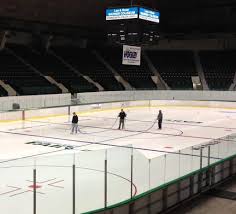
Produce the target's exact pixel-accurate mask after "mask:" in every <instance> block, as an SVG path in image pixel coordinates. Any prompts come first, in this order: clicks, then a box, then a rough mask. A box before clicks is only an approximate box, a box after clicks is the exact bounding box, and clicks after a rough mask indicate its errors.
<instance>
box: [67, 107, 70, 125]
mask: <svg viewBox="0 0 236 214" xmlns="http://www.w3.org/2000/svg"><path fill="white" fill-rule="evenodd" d="M70 111H71V109H70V106H68V109H67V115H68V122H70V115H71V112H70Z"/></svg>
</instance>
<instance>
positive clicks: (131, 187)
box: [130, 148, 134, 198]
mask: <svg viewBox="0 0 236 214" xmlns="http://www.w3.org/2000/svg"><path fill="white" fill-rule="evenodd" d="M133 167H134V149H133V148H132V150H131V156H130V184H131V185H130V198H133V173H134V168H133Z"/></svg>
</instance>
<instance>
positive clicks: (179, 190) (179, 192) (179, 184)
mask: <svg viewBox="0 0 236 214" xmlns="http://www.w3.org/2000/svg"><path fill="white" fill-rule="evenodd" d="M180 155H181V151H180V150H179V178H180V177H181V164H180V163H181V161H180V158H181V156H180ZM177 191H178V193H177V195H178V202H180V200H181V181H179V182H178V190H177Z"/></svg>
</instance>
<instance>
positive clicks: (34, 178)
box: [33, 167, 37, 214]
mask: <svg viewBox="0 0 236 214" xmlns="http://www.w3.org/2000/svg"><path fill="white" fill-rule="evenodd" d="M36 176H37V174H36V167H34V170H33V181H34V200H33V201H34V202H33V214H36V203H37V201H36V191H37V190H36V187H37V184H36Z"/></svg>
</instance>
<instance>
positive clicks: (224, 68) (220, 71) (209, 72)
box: [199, 51, 236, 90]
mask: <svg viewBox="0 0 236 214" xmlns="http://www.w3.org/2000/svg"><path fill="white" fill-rule="evenodd" d="M199 55H200V59H201V64H202V67H203V71H204V74H205V78H206V81H207V83H208V86H209V88H210V89H212V90H228V89H229V87H230V85H231V83H232V82H233V79H234V75H235V72H236V59H235V56H236V51H201V52H200V53H199Z"/></svg>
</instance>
